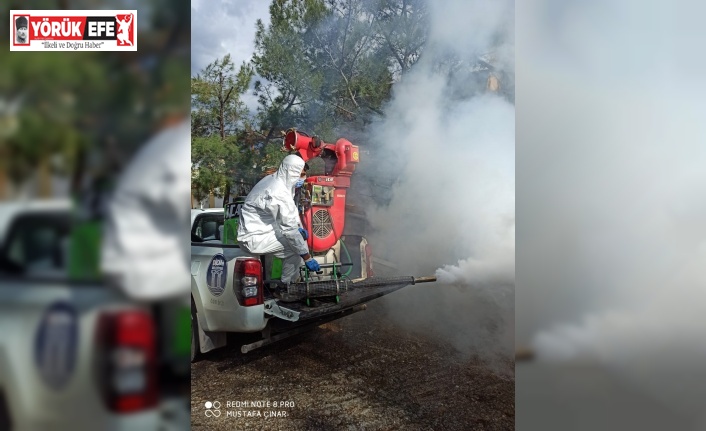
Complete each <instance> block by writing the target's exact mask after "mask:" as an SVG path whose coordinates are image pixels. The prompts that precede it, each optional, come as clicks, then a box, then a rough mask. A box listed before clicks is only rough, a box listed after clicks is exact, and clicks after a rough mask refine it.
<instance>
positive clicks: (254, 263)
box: [233, 257, 264, 307]
mask: <svg viewBox="0 0 706 431" xmlns="http://www.w3.org/2000/svg"><path fill="white" fill-rule="evenodd" d="M233 271H234V274H233V280H234V281H233V291H234V293H235V296H236V298H238V303H240V305H243V306H245V307H251V306H253V305H261V304H263V303H264V298H263V292H262V263H261V262H260V260H259V259H257V258H255V257H239V258H236V259H235V269H234V270H233Z"/></svg>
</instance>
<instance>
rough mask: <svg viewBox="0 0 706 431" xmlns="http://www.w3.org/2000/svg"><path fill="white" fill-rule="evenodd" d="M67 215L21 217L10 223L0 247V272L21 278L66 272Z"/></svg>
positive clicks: (68, 226)
mask: <svg viewBox="0 0 706 431" xmlns="http://www.w3.org/2000/svg"><path fill="white" fill-rule="evenodd" d="M69 229H70V216H69V214H67V213H51V212H42V213H41V214H23V215H21V216H19V217H17V218H16V219H15V220H14V221H13V222H12V223H10V229H9V232H8V234H7V235H6V241H5V243H4V244H2V245H1V248H0V271H2V272H4V273H9V274H23V275H59V274H62V273H65V272H66V267H67V265H66V258H67V256H68V245H69Z"/></svg>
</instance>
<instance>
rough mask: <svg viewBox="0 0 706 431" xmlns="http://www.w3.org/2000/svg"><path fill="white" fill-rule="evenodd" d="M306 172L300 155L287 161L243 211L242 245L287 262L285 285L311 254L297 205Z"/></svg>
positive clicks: (247, 200) (255, 189)
mask: <svg viewBox="0 0 706 431" xmlns="http://www.w3.org/2000/svg"><path fill="white" fill-rule="evenodd" d="M303 169H304V160H303V159H302V158H301V157H299V156H297V155H289V156H287V157H285V158H284V160H283V161H282V164H281V165H280V167H279V169H278V170H277V172H275V173H274V174H272V175H268V176H266V177H265V178H263V179H262V180H260V182H259V183H257V184H256V185H255V187H253V189H252V190H251V191H250V193H249V194H248V196H247V197H246V198H245V202H244V203H243V205H242V207H241V209H240V216H239V220H238V243H239V244H240V246H241V247H242V248H243V249H245V250H246V251H248V252H250V253H251V254H257V255H262V254H273V255H275V256H277V257H279V258H282V259H283V262H282V281H283V282H284V283H289V282H290V281H292V279H293V278H294V276H295V275H296V274H297V269H298V267H299V265H301V263H302V258H301V256H303V255H306V254H308V253H309V248H308V247H307V244H306V241H304V238H303V237H302V235H301V234H300V233H299V228H300V227H301V221H300V219H299V212H298V211H297V206H296V205H295V204H294V185H295V183H296V182H297V180H298V179H299V177H300V175H301V172H302V170H303Z"/></svg>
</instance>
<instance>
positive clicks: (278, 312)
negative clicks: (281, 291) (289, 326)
mask: <svg viewBox="0 0 706 431" xmlns="http://www.w3.org/2000/svg"><path fill="white" fill-rule="evenodd" d="M265 314H269V315H270V316H274V317H279V318H280V319H284V320H289V321H290V322H296V321H297V320H299V312H298V311H294V310H290V309H289V308H285V307H282V306H281V305H279V304H278V303H277V301H276V300H274V299H269V300H267V301H265Z"/></svg>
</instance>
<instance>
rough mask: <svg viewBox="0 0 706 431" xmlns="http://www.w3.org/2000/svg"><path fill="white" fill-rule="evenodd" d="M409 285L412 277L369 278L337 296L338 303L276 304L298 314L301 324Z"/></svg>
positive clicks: (283, 302)
mask: <svg viewBox="0 0 706 431" xmlns="http://www.w3.org/2000/svg"><path fill="white" fill-rule="evenodd" d="M410 284H414V278H413V277H395V278H370V279H367V280H363V281H361V282H358V283H354V286H355V287H353V288H351V289H350V290H348V291H346V292H344V293H342V294H341V295H339V302H338V303H336V302H335V299H334V298H333V297H331V298H315V299H311V302H310V304H311V306H308V305H306V303H305V302H304V301H297V302H287V301H283V300H281V299H278V300H276V302H277V304H278V305H279V306H281V307H283V308H287V309H290V310H293V311H297V312H299V313H300V314H299V321H300V322H301V321H307V320H312V319H316V318H319V317H322V316H325V315H328V314H332V313H335V312H338V311H342V310H345V309H348V308H351V307H353V306H356V305H359V304H364V303H366V302H369V301H372V300H373V299H376V298H379V297H381V296H384V295H388V294H390V293H392V292H394V291H396V290H399V289H402V288H403V287H406V286H408V285H410Z"/></svg>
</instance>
